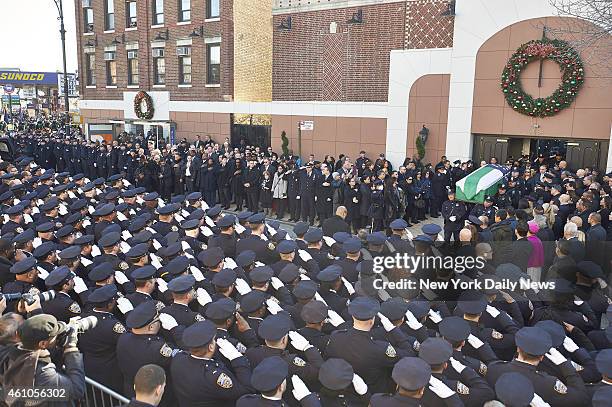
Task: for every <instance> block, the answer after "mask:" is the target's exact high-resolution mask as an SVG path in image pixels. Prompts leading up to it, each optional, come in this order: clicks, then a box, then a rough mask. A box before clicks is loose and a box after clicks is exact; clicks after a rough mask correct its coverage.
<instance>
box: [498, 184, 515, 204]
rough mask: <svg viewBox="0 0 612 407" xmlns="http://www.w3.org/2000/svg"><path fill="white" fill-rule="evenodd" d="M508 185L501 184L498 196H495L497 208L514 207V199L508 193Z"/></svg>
mask: <svg viewBox="0 0 612 407" xmlns="http://www.w3.org/2000/svg"><path fill="white" fill-rule="evenodd" d="M507 188H508V185H506V184H501V185H500V186H499V187H498V191H497V194H496V195H495V197H494V199H495V206H497V207H498V208H500V209H506V208H507V207H508V206H512V197H511V196H510V195H508V193H507Z"/></svg>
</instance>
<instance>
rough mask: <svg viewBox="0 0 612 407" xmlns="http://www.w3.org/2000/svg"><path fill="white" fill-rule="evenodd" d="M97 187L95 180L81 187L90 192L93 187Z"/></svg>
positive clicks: (82, 189)
mask: <svg viewBox="0 0 612 407" xmlns="http://www.w3.org/2000/svg"><path fill="white" fill-rule="evenodd" d="M41 179H42V177H41ZM95 187H96V186H95V185H94V183H93V182H88V183H87V184H85V185H83V186H82V187H81V191H83V192H89V191H91V190H92V189H94V188H95Z"/></svg>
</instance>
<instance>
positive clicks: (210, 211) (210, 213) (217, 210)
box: [206, 205, 221, 218]
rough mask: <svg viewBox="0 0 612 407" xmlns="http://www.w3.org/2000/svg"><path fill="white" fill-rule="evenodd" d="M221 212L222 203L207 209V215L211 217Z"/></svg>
mask: <svg viewBox="0 0 612 407" xmlns="http://www.w3.org/2000/svg"><path fill="white" fill-rule="evenodd" d="M220 213H221V206H220V205H215V206H213V207H212V208H209V209H208V210H207V211H206V215H208V216H210V217H211V218H214V217H215V216H219V214H220Z"/></svg>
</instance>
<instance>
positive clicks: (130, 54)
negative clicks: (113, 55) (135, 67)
mask: <svg viewBox="0 0 612 407" xmlns="http://www.w3.org/2000/svg"><path fill="white" fill-rule="evenodd" d="M127 54H128V59H136V58H138V51H128V53H127Z"/></svg>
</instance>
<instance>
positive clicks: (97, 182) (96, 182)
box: [93, 177, 105, 187]
mask: <svg viewBox="0 0 612 407" xmlns="http://www.w3.org/2000/svg"><path fill="white" fill-rule="evenodd" d="M104 181H105V180H104V178H102V177H100V178H96V179H94V180H93V183H94V185H95V186H97V187H99V186H101V185H103V184H104Z"/></svg>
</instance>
